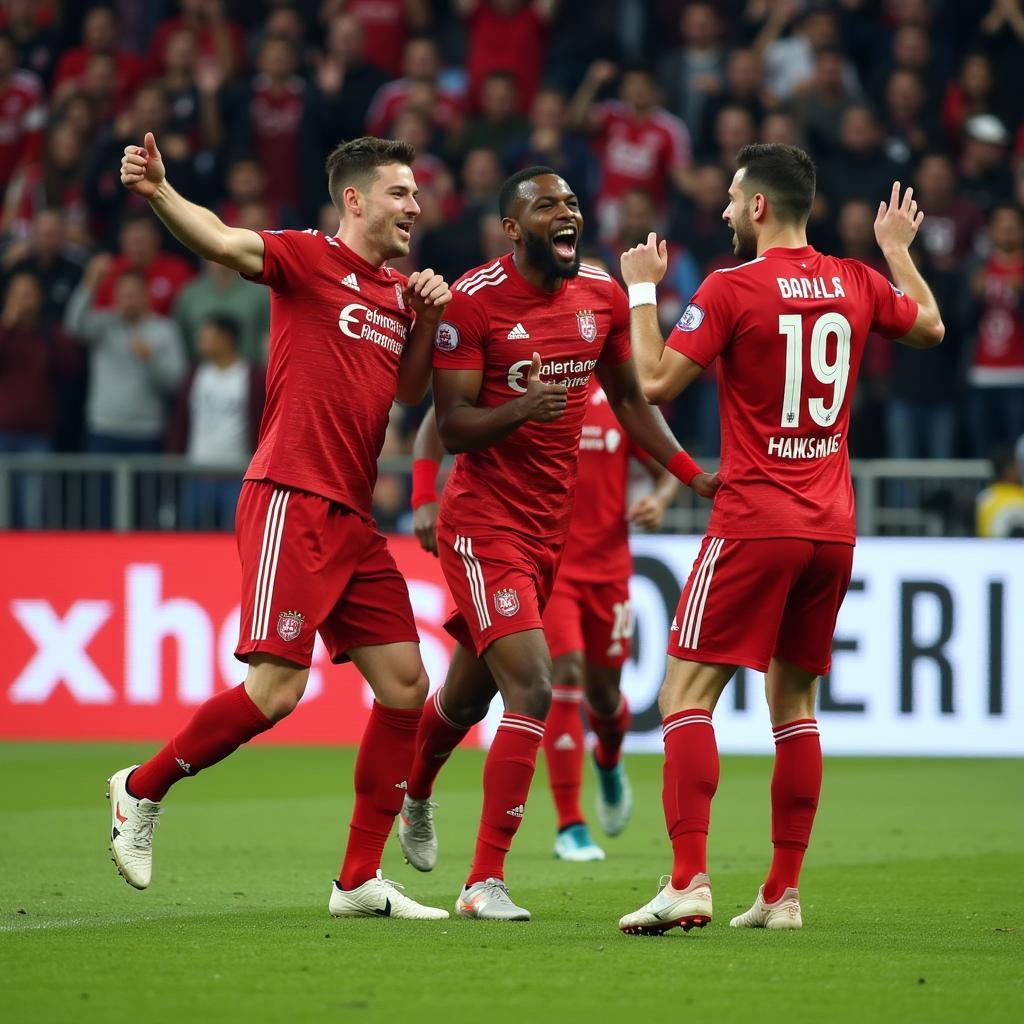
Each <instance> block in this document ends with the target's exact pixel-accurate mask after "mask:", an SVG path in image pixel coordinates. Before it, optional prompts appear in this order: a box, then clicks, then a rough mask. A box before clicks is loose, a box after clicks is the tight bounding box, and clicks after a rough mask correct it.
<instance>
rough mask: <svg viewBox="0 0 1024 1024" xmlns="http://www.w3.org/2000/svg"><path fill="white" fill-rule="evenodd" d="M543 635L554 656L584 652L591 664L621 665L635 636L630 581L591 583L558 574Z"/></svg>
mask: <svg viewBox="0 0 1024 1024" xmlns="http://www.w3.org/2000/svg"><path fill="white" fill-rule="evenodd" d="M544 635H545V636H546V637H547V641H548V649H549V650H550V651H551V657H552V658H557V657H559V655H562V654H569V653H570V652H571V651H583V652H584V654H585V657H586V659H587V661H588V662H589V663H590V664H593V665H604V666H606V667H607V668H622V666H623V665H624V664H625V663H626V660H627V659H628V658H629V652H630V638H631V637H632V636H633V612H632V609H631V608H630V606H629V580H620V581H618V582H616V583H590V582H583V581H581V580H569V579H566V578H565V577H563V576H559V577H558V579H557V581H556V582H555V589H554V590H553V591H552V592H551V600H550V601H548V606H547V608H546V609H545V610H544Z"/></svg>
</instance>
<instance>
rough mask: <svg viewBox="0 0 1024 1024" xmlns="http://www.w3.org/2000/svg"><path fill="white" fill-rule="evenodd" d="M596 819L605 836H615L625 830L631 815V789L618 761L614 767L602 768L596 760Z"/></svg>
mask: <svg viewBox="0 0 1024 1024" xmlns="http://www.w3.org/2000/svg"><path fill="white" fill-rule="evenodd" d="M594 769H595V770H596V771H597V820H598V821H599V822H600V823H601V828H602V829H603V830H604V834H605V835H606V836H617V835H620V834H621V833H622V832H623V831H625V828H626V826H627V825H628V824H629V819H630V818H631V817H632V815H633V789H632V787H631V786H630V784H629V778H628V776H627V775H626V768H625V765H623V763H622V762H621V761H620V762H619V763H618V764H617V765H616V766H615V767H614V768H602V767H601V766H600V765H599V764H598V763H597V762H596V761H595V762H594Z"/></svg>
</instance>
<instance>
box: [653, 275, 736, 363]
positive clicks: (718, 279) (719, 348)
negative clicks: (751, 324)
mask: <svg viewBox="0 0 1024 1024" xmlns="http://www.w3.org/2000/svg"><path fill="white" fill-rule="evenodd" d="M732 328H733V308H732V302H731V299H730V288H729V286H728V283H727V278H726V275H725V274H720V273H718V272H717V271H716V272H715V273H713V274H709V275H708V276H707V277H706V278H704V282H703V283H702V284H701V286H700V287H699V288H698V289H697V291H696V294H695V295H694V296H693V298H692V299H691V300H690V303H689V305H688V306H687V307H686V309H684V310H683V315H682V316H681V317H680V318H679V322H678V323H677V324H676V325H675V327H673V328H672V333H671V334H670V335H669V336H668V341H666V342H665V344H666V345H667V346H668V347H669V348H671V349H675V351H676V352H679V353H680V354H681V355H684V356H686V357H687V358H689V359H692V360H693V361H694V362H695V363H700V365H701V366H709V365H710V364H711V363H713V362H714V361H715V357H716V356H719V355H721V353H722V352H723V351H724V349H725V347H726V345H728V344H729V341H730V339H731V338H732Z"/></svg>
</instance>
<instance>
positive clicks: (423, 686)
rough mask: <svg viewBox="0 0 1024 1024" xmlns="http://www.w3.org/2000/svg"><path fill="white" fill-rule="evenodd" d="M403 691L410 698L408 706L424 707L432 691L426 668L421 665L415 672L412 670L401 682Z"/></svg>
mask: <svg viewBox="0 0 1024 1024" xmlns="http://www.w3.org/2000/svg"><path fill="white" fill-rule="evenodd" d="M399 685H400V686H401V687H402V691H403V693H404V694H405V696H406V698H407V699H408V703H407V704H406V706H407V707H417V708H421V707H423V705H424V703H425V702H426V699H427V694H428V693H429V692H430V680H429V679H428V678H427V671H426V669H425V668H424V667H423V666H422V665H420V666H419V668H418V669H417V670H416V671H415V672H410V673H409V674H408V676H407V678H406V679H405V680H403V681H402V682H401V683H400V684H399Z"/></svg>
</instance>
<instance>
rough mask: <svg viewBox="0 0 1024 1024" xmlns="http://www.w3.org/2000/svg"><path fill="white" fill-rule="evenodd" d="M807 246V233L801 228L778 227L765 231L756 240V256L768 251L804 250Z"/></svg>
mask: <svg viewBox="0 0 1024 1024" xmlns="http://www.w3.org/2000/svg"><path fill="white" fill-rule="evenodd" d="M806 246H807V232H806V231H805V230H804V229H803V228H794V227H788V226H779V227H774V228H771V229H770V230H769V229H767V228H766V229H765V230H764V231H762V232H761V234H760V235H759V236H758V239H757V255H758V256H761V255H763V254H764V253H765V252H767V250H769V249H804V248H806Z"/></svg>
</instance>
